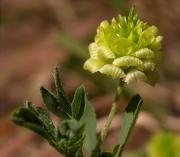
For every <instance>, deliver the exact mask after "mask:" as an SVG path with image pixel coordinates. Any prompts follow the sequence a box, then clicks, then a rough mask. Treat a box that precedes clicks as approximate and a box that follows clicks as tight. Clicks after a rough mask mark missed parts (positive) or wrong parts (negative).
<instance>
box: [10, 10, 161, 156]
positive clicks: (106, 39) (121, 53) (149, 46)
mask: <svg viewBox="0 0 180 157" xmlns="http://www.w3.org/2000/svg"><path fill="white" fill-rule="evenodd" d="M161 40H162V37H161V36H158V32H157V28H156V27H155V26H151V27H149V26H148V25H147V24H146V23H144V22H142V21H140V20H139V18H138V15H137V13H136V11H135V10H134V9H131V11H130V13H129V16H128V17H127V18H126V17H123V16H118V19H117V21H116V20H115V19H113V20H112V23H111V24H109V23H108V22H107V21H104V22H102V23H101V24H100V26H99V28H98V30H97V35H96V37H95V42H93V43H92V44H90V46H89V51H90V59H88V60H87V61H86V62H85V64H84V68H85V69H87V70H89V71H90V72H92V73H94V72H100V73H103V74H107V75H110V76H112V77H113V78H116V79H118V80H119V81H118V84H117V88H116V92H115V98H114V101H113V103H112V108H111V111H110V114H109V116H108V118H107V121H106V124H105V126H104V128H103V129H102V131H101V133H100V136H99V137H96V115H95V112H94V110H93V108H92V106H91V105H90V103H89V101H88V98H87V96H86V93H85V89H84V87H83V86H80V87H79V88H78V89H77V90H76V92H75V94H74V98H73V100H72V102H70V101H69V99H68V97H67V95H66V93H65V92H64V89H63V87H62V84H61V81H60V79H59V71H58V69H57V68H56V69H55V71H54V73H53V78H54V83H55V87H56V93H57V94H56V96H55V95H54V94H53V93H51V92H50V91H49V90H48V89H46V88H44V87H41V94H42V98H43V101H44V104H45V106H46V107H47V108H48V110H50V111H51V112H52V113H54V114H55V115H56V116H58V117H59V118H60V119H61V121H60V123H59V125H58V126H57V127H55V126H54V124H53V122H52V120H51V118H50V117H49V115H48V113H47V111H46V110H45V109H43V108H42V107H36V106H35V105H32V104H31V103H30V102H26V103H25V106H23V107H20V108H19V109H18V110H16V111H15V112H14V113H13V115H12V120H13V121H14V122H15V123H16V124H18V125H21V126H24V127H27V128H29V129H31V130H33V131H34V132H36V133H38V134H39V135H41V136H42V137H43V138H45V139H46V140H47V141H48V142H49V144H50V145H52V146H53V147H54V148H55V149H56V150H57V151H59V152H60V153H62V154H64V155H65V156H66V157H83V156H84V155H83V151H82V150H83V148H85V149H86V150H87V151H88V152H89V155H90V156H91V157H119V156H121V155H122V152H123V150H124V147H125V145H126V143H127V140H128V137H129V136H130V134H131V132H132V129H133V127H134V125H135V122H136V119H137V116H138V113H139V111H140V108H141V105H142V103H143V100H142V99H141V97H140V96H139V95H135V96H133V97H132V98H131V100H130V101H129V103H128V105H127V107H126V109H125V111H124V114H123V121H122V128H121V132H120V140H119V142H118V144H117V145H116V146H114V148H113V150H112V151H108V152H107V151H103V150H102V149H101V145H102V143H103V142H104V140H105V138H106V136H107V134H108V131H109V129H110V125H111V122H112V120H113V117H114V116H115V114H116V113H117V111H118V108H119V101H120V98H121V96H122V92H123V86H124V84H129V83H131V82H134V81H145V82H147V83H149V84H155V83H156V81H157V76H158V63H159V56H160V55H159V54H160V53H159V49H160V47H161Z"/></svg>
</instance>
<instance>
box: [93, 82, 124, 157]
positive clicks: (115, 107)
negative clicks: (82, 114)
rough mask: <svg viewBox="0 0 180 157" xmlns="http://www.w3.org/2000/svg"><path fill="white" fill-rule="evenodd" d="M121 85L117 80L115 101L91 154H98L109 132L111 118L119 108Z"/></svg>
mask: <svg viewBox="0 0 180 157" xmlns="http://www.w3.org/2000/svg"><path fill="white" fill-rule="evenodd" d="M123 85H124V83H123V81H122V80H119V83H118V86H117V88H116V94H115V99H114V101H113V103H112V107H111V110H110V113H109V116H108V118H107V120H106V123H105V126H104V128H103V129H102V131H101V133H100V136H99V139H98V142H97V144H96V147H95V149H94V153H93V154H97V153H99V151H100V148H99V147H100V146H101V144H102V143H103V141H104V140H105V138H106V136H107V134H108V132H109V129H110V126H111V123H112V120H113V118H114V116H115V114H116V113H117V111H118V108H119V100H120V98H121V95H122V89H123ZM95 156H96V155H95Z"/></svg>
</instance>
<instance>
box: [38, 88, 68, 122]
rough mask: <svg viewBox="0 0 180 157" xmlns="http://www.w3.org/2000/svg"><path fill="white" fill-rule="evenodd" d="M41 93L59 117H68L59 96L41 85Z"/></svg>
mask: <svg viewBox="0 0 180 157" xmlns="http://www.w3.org/2000/svg"><path fill="white" fill-rule="evenodd" d="M40 90H41V95H42V98H43V101H44V104H45V105H46V107H47V108H48V109H49V110H50V111H51V112H53V113H54V114H55V115H57V116H58V117H61V118H64V119H68V118H70V117H69V116H68V114H66V113H65V111H64V109H63V106H62V105H61V103H59V102H58V100H57V98H56V97H55V96H54V95H53V94H52V93H51V92H50V91H49V90H48V89H46V88H44V87H41V88H40Z"/></svg>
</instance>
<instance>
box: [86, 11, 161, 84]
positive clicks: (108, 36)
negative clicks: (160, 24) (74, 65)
mask: <svg viewBox="0 0 180 157" xmlns="http://www.w3.org/2000/svg"><path fill="white" fill-rule="evenodd" d="M161 42H162V36H160V35H158V29H157V27H155V26H148V24H147V23H145V22H143V21H141V20H140V19H139V17H138V15H137V13H136V11H135V10H134V9H131V10H130V13H129V15H128V17H124V16H121V15H119V16H118V17H117V18H116V19H114V18H113V19H112V21H111V23H109V22H108V21H106V20H105V21H102V22H101V24H100V26H99V27H98V29H97V34H96V36H95V41H94V42H92V43H91V44H90V45H89V52H90V58H89V59H88V60H87V61H86V62H85V63H84V69H86V70H89V71H90V72H92V73H95V72H100V73H103V74H106V75H110V76H112V77H113V78H121V79H123V80H124V82H125V83H127V84H129V83H131V82H134V81H145V82H147V83H149V84H151V85H152V84H155V83H156V82H157V78H158V75H159V74H158V72H157V70H158V63H159V60H160V51H159V50H160V48H161Z"/></svg>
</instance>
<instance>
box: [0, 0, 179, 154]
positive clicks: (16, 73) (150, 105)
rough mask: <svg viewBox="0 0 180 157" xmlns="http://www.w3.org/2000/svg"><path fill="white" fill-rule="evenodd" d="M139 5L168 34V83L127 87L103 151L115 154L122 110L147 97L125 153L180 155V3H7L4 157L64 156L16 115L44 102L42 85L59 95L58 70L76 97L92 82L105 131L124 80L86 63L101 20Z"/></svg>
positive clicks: (2, 42)
mask: <svg viewBox="0 0 180 157" xmlns="http://www.w3.org/2000/svg"><path fill="white" fill-rule="evenodd" d="M131 6H135V7H136V8H137V9H138V11H139V15H140V17H141V19H143V20H145V21H147V22H148V23H149V24H151V25H156V26H158V28H159V30H160V33H161V34H162V35H163V36H164V40H163V47H162V52H163V63H162V66H161V78H160V81H159V83H158V84H157V85H156V86H155V87H150V86H148V85H145V84H136V85H131V86H128V87H126V88H125V92H124V98H123V99H122V101H121V104H122V108H121V110H120V111H119V114H118V115H117V116H116V117H115V119H114V121H113V124H112V129H111V132H110V134H109V136H108V138H107V140H106V143H105V144H104V146H103V147H104V148H106V149H111V148H112V145H113V144H116V143H117V139H118V137H119V129H118V128H119V127H120V125H121V112H122V110H123V108H124V107H125V104H126V103H127V101H128V100H129V97H130V96H131V95H132V94H134V93H137V92H139V93H140V94H141V95H142V97H143V98H144V100H145V102H144V104H143V109H142V112H141V113H140V116H139V118H138V121H137V125H136V127H135V129H134V132H133V134H132V136H131V137H130V140H129V143H128V145H127V147H126V152H125V154H124V156H125V157H180V155H179V154H178V151H177V150H178V147H177V145H179V143H180V135H179V133H180V1H179V0H171V1H169V0H91V1H88V0H31V1H28V0H1V1H0V16H1V17H0V153H1V157H49V156H54V157H58V156H59V154H58V153H57V152H56V151H55V150H54V149H53V148H51V147H49V146H48V144H47V143H46V142H45V141H43V140H42V139H41V138H40V137H39V136H37V135H35V134H34V133H32V132H31V131H29V130H26V129H24V128H20V127H18V126H15V125H14V124H12V122H11V121H10V118H9V117H10V113H11V112H12V111H13V109H15V108H17V107H18V106H20V105H22V104H23V102H24V101H25V100H31V101H32V102H33V103H35V104H36V105H42V100H41V95H40V92H39V88H40V86H41V85H45V86H46V87H48V88H50V89H52V90H54V86H53V83H52V77H51V73H52V70H53V67H54V66H56V65H59V67H60V71H61V73H62V74H61V75H62V82H63V86H64V88H65V91H66V92H67V93H68V95H69V97H70V98H72V96H73V94H74V90H75V88H76V87H78V86H79V85H80V84H84V85H85V87H86V90H87V93H88V97H89V98H90V100H91V102H92V104H93V106H94V107H95V109H96V113H97V118H98V120H97V125H98V127H97V132H99V131H100V129H101V128H102V126H103V124H104V121H105V118H106V116H107V114H108V112H109V109H110V107H111V102H112V100H113V95H112V93H113V91H114V87H115V85H116V81H113V80H111V79H109V78H108V77H104V76H101V75H100V74H97V75H92V74H90V73H88V72H86V71H84V70H83V69H82V65H83V62H84V61H85V60H86V58H87V57H88V50H87V46H88V44H89V43H90V42H92V41H93V38H94V35H95V32H96V28H97V26H98V25H99V23H100V22H101V21H102V20H104V19H108V20H110V19H112V17H114V16H117V14H123V15H127V13H128V11H129V8H130V7H131ZM167 143H168V144H167ZM179 148H180V145H179ZM164 150H166V151H164ZM170 152H171V153H170ZM168 153H170V154H171V155H170V154H168ZM155 154H158V155H155ZM172 154H173V155H174V156H173V155H172Z"/></svg>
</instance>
